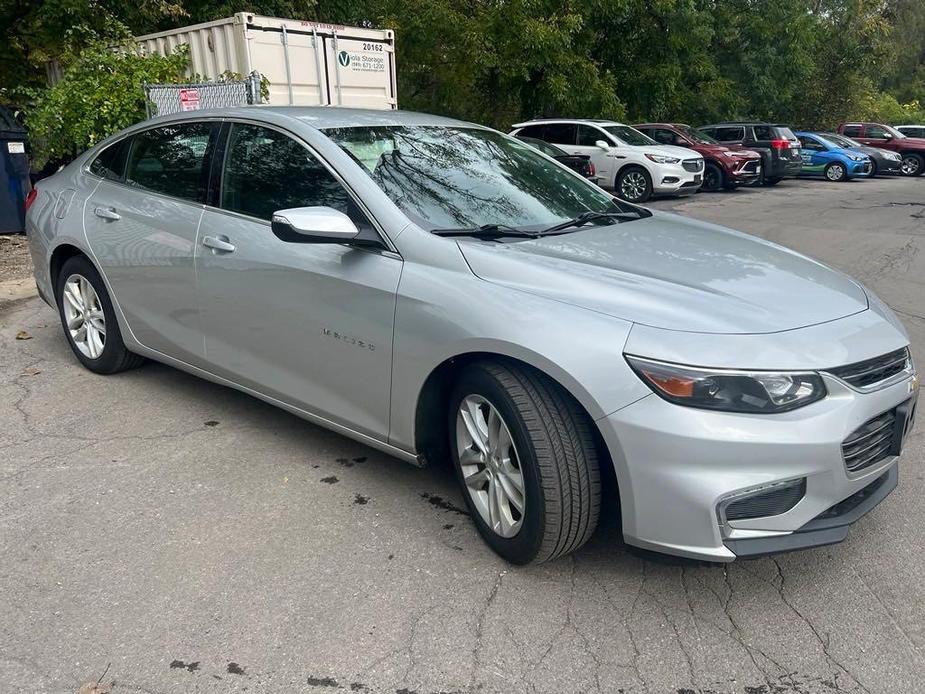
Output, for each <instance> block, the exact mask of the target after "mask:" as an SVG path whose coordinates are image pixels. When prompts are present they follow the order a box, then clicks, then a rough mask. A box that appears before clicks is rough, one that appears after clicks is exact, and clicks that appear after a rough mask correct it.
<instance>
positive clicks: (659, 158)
mask: <svg viewBox="0 0 925 694" xmlns="http://www.w3.org/2000/svg"><path fill="white" fill-rule="evenodd" d="M646 159H650V160H651V161H654V162H655V163H656V164H677V163H678V162H679V161H681V160H680V159H678V158H676V157H669V156H666V155H664V154H646Z"/></svg>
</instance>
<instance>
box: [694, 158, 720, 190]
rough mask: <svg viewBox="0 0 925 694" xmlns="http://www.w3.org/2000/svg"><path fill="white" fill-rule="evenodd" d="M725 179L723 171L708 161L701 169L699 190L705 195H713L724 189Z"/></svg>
mask: <svg viewBox="0 0 925 694" xmlns="http://www.w3.org/2000/svg"><path fill="white" fill-rule="evenodd" d="M725 179H726V177H725V176H724V175H723V170H722V169H721V168H720V167H719V166H717V165H716V164H714V163H713V162H712V161H708V162H707V163H706V165H705V166H704V167H703V185H702V186H700V190H701V191H703V192H706V193H715V192H717V191H718V190H720V189H722V188H725V187H726V180H725Z"/></svg>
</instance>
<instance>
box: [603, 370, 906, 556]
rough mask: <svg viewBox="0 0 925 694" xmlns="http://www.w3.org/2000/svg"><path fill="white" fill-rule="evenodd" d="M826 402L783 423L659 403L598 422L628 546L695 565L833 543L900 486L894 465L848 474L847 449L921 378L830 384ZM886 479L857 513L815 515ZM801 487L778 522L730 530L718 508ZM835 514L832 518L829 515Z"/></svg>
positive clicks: (750, 522) (783, 417) (735, 525)
mask: <svg viewBox="0 0 925 694" xmlns="http://www.w3.org/2000/svg"><path fill="white" fill-rule="evenodd" d="M823 378H824V379H825V382H826V387H827V388H828V392H829V394H828V396H827V397H826V398H825V399H823V400H821V401H819V402H817V403H814V404H812V405H809V406H807V407H804V408H801V409H798V410H794V411H792V412H785V413H781V414H777V415H745V414H735V413H725V412H713V411H708V410H698V409H694V408H688V407H681V406H678V405H674V404H672V403H669V402H666V401H665V400H662V399H661V398H659V397H658V396H656V395H654V394H653V395H649V396H646V397H644V398H643V399H642V400H639V401H637V402H635V403H633V404H632V405H629V406H627V407H625V408H623V409H622V410H619V411H617V412H615V413H613V414H612V415H610V416H608V417H605V418H603V419H602V420H600V421H599V424H600V425H601V431H602V434H603V436H604V439H605V441H606V442H607V445H608V447H609V449H610V453H611V458H612V459H613V462H614V466H615V468H616V473H617V479H618V482H619V485H620V500H621V508H622V515H623V533H624V537H625V539H626V542H627V543H629V544H632V545H636V546H639V547H642V548H645V549H649V550H654V551H657V552H664V553H668V554H676V555H681V556H686V557H690V558H694V559H700V560H707V561H720V562H727V561H732V560H734V559H736V557H738V556H753V555H756V554H764V553H768V552H776V551H785V550H789V549H797V548H801V547H809V546H815V545H820V544H828V543H831V542H838V541H840V540H842V539H844V536H845V535H846V534H847V525H848V524H850V523H851V522H853V521H854V520H856V519H857V518H858V517H860V515H863V513H866V511H868V510H870V508H872V507H873V506H874V505H876V504H877V503H879V501H881V500H882V499H883V498H884V497H885V496H886V494H888V493H889V491H890V490H891V489H892V487H893V486H895V474H896V473H895V470H896V467H897V460H898V457H897V456H889V457H887V458H885V459H883V460H880V461H879V462H877V463H875V464H874V465H871V466H870V467H868V468H865V469H863V470H860V471H859V472H857V473H849V472H848V470H847V468H846V466H845V462H844V459H843V457H842V448H841V446H842V442H843V441H844V440H845V439H846V438H847V437H848V436H849V435H850V434H851V433H852V432H853V431H855V430H856V429H857V428H858V427H860V426H861V425H862V424H863V423H865V422H867V421H868V420H870V419H871V418H872V417H875V416H877V415H878V414H880V413H883V412H886V411H888V410H891V409H892V408H895V407H897V406H898V405H900V404H901V403H903V402H906V401H908V400H910V398H913V397H914V396H915V395H916V388H915V383H916V381H915V380H914V378H909V379H906V380H903V381H900V382H899V383H895V384H894V385H891V386H888V387H886V388H883V389H882V390H878V391H874V392H867V393H862V392H859V391H857V390H854V389H853V388H851V387H850V386H848V385H847V384H845V383H844V382H842V381H840V380H838V379H836V378H834V377H832V376H829V375H824V376H823ZM884 475H891V476H893V477H891V478H890V479H892V480H893V481H892V483H889V479H888V480H887V482H886V483H884V484H882V486H881V487H880V488H879V490H878V493H877V494H871V495H870V496H869V498H868V499H867V501H866V502H865V504H863V505H862V506H858V507H856V509H855V511H857V509H861V510H860V511H858V512H856V513H854V512H853V513H852V514H842V515H841V516H839V518H837V519H836V520H837V521H838V522H839V524H836V523H835V522H834V521H833V520H832V518H831V517H828V520H826V521H825V522H822V521H821V520H820V516H822V515H823V514H826V512H830V509H832V508H833V507H834V506H836V505H837V504H839V503H840V502H843V501H845V500H846V499H848V498H849V497H852V495H855V494H857V493H858V492H860V491H861V490H863V489H864V488H865V487H868V485H871V483H873V482H875V481H876V480H878V479H879V478H881V477H883V476H884ZM797 479H803V480H805V493H804V495H803V496H802V498H801V499H800V500H799V501H798V502H797V503H796V504H795V505H794V506H792V508H790V509H789V510H787V511H785V512H783V513H779V514H777V515H773V516H765V517H762V518H748V519H743V520H726V519H725V518H723V517H722V514H721V513H720V511H718V509H719V507H720V506H721V504H722V503H723V502H724V501H725V500H728V499H729V498H730V497H736V495H739V494H741V493H742V492H743V491H746V490H752V489H757V488H762V487H766V486H767V485H773V484H775V483H781V482H785V481H788V480H797ZM830 515H831V512H830Z"/></svg>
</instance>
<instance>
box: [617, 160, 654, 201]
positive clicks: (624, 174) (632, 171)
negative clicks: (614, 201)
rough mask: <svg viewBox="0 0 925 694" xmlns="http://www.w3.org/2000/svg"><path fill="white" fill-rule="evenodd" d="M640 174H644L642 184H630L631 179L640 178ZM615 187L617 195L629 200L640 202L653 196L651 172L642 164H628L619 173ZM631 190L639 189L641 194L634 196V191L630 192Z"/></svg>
mask: <svg viewBox="0 0 925 694" xmlns="http://www.w3.org/2000/svg"><path fill="white" fill-rule="evenodd" d="M639 174H642V181H643V183H642V186H641V187H639V186H630V185H629V183H630V181H636V180H638V179H637V178H636V176H638V175H639ZM613 187H614V192H615V193H616V194H617V197H618V198H620V199H621V200H626V201H627V202H632V203H636V204H639V203H643V202H645V201H646V200H648V199H649V198H650V197H652V178H651V177H650V176H649V172H648V171H646V170H645V169H644V168H642V167H641V166H627V167H626V168H625V169H623V170H622V171H620V173H619V174H617V178H616V180H615V181H614V185H613ZM624 188H626V190H624ZM630 190H639V194H636V195H635V197H633V193H630V192H629V191H630Z"/></svg>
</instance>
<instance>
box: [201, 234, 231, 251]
mask: <svg viewBox="0 0 925 694" xmlns="http://www.w3.org/2000/svg"><path fill="white" fill-rule="evenodd" d="M202 245H203V246H208V247H209V248H214V249H215V250H216V251H223V252H225V253H234V251H235V245H234V244H233V243H230V242H228V241H226V240H225V239H220V238H217V237H215V236H203V237H202Z"/></svg>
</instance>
